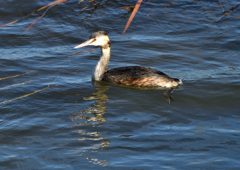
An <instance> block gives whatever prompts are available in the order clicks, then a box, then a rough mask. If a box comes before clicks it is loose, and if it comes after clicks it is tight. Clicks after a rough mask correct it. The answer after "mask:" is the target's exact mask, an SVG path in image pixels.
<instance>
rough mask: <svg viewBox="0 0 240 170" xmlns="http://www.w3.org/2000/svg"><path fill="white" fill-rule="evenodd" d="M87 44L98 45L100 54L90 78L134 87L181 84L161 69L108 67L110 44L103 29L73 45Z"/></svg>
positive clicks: (169, 86) (165, 86) (170, 86)
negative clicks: (82, 41)
mask: <svg viewBox="0 0 240 170" xmlns="http://www.w3.org/2000/svg"><path fill="white" fill-rule="evenodd" d="M87 45H94V46H100V47H101V50H102V56H101V57H100V60H99V61H98V63H97V65H96V67H95V71H94V73H93V75H92V79H93V80H95V81H103V82H109V83H114V84H121V85H127V86H136V87H161V88H174V87H177V86H179V85H181V84H182V80H181V79H177V78H171V77H170V76H168V75H166V74H164V73H163V72H161V71H158V70H156V69H153V68H150V67H143V66H128V67H119V68H113V69H108V64H109V61H110V57H111V44H110V40H109V37H108V35H107V33H106V32H105V31H98V32H95V33H93V34H92V35H91V37H90V38H89V39H88V40H87V41H85V42H84V43H82V44H80V45H78V46H76V47H74V48H81V47H84V46H87Z"/></svg>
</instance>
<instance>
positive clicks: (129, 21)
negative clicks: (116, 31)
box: [122, 0, 142, 35]
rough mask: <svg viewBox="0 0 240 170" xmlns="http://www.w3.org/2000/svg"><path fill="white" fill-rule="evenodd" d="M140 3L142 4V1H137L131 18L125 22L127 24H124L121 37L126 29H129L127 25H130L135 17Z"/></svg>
mask: <svg viewBox="0 0 240 170" xmlns="http://www.w3.org/2000/svg"><path fill="white" fill-rule="evenodd" d="M141 3H142V0H138V2H137V4H136V5H135V8H134V10H133V12H132V14H131V16H130V17H129V19H128V22H127V24H126V26H125V28H124V30H123V32H122V35H124V34H125V32H126V31H127V29H128V27H129V25H130V24H131V22H132V20H133V18H134V16H135V15H136V13H137V11H138V9H139V7H140V5H141Z"/></svg>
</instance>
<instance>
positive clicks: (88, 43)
mask: <svg viewBox="0 0 240 170" xmlns="http://www.w3.org/2000/svg"><path fill="white" fill-rule="evenodd" d="M92 42H93V40H92V39H89V40H87V41H85V42H83V43H82V44H79V45H77V46H76V47H74V48H75V49H76V48H82V47H85V46H88V45H90V44H91V43H92Z"/></svg>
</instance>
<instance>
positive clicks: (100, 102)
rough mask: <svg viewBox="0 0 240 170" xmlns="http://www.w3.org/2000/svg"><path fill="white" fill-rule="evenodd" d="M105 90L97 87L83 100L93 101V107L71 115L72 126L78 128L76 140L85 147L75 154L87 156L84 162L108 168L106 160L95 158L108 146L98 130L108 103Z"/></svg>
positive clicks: (104, 119) (104, 87)
mask: <svg viewBox="0 0 240 170" xmlns="http://www.w3.org/2000/svg"><path fill="white" fill-rule="evenodd" d="M107 89H108V88H107V86H97V87H96V91H94V92H93V93H92V94H91V95H90V96H88V97H84V98H83V100H85V101H94V102H95V103H94V104H93V106H91V107H88V108H86V109H84V110H80V111H77V112H75V113H73V114H72V115H71V120H72V121H73V122H74V126H76V127H79V129H78V130H77V132H78V133H79V134H80V136H81V137H80V138H78V140H79V141H81V142H84V145H86V147H80V149H79V150H78V151H77V153H79V156H84V155H87V157H86V160H88V161H89V162H90V163H92V164H98V165H101V166H109V163H107V161H106V160H100V159H98V158H96V153H97V152H100V151H101V150H102V149H103V148H105V147H108V146H109V145H110V142H109V141H108V139H107V138H106V137H103V136H102V134H101V131H100V130H99V127H100V126H101V124H102V123H104V122H105V121H106V118H104V117H103V115H104V114H105V113H106V106H105V104H106V102H107V101H108V96H107V95H106V94H105V91H107ZM96 142H97V143H96ZM89 145H90V146H89ZM86 152H87V153H86ZM84 153H86V154H84ZM83 154H84V155H83ZM90 155H91V156H90Z"/></svg>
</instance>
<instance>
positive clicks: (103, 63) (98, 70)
mask: <svg viewBox="0 0 240 170" xmlns="http://www.w3.org/2000/svg"><path fill="white" fill-rule="evenodd" d="M101 49H102V56H101V58H100V60H99V61H98V63H97V65H96V67H95V71H94V73H93V76H92V79H93V80H96V81H101V80H102V78H103V75H104V73H105V72H106V71H107V68H108V64H109V60H110V57H111V48H110V47H107V48H101Z"/></svg>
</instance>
